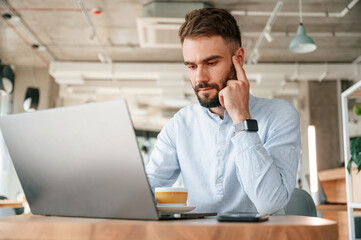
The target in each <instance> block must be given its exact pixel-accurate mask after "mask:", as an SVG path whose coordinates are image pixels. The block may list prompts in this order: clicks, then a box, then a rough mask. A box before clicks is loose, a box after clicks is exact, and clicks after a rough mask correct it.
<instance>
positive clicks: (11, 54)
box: [0, 0, 361, 128]
mask: <svg viewBox="0 0 361 240" xmlns="http://www.w3.org/2000/svg"><path fill="white" fill-rule="evenodd" d="M79 2H83V3H84V7H85V8H86V12H87V13H88V15H89V16H90V19H91V21H92V23H93V25H94V27H95V28H94V29H95V31H96V34H95V35H94V33H93V30H92V28H91V27H90V25H89V23H88V22H87V19H86V17H85V16H86V15H85V14H84V12H83V11H82V9H81V4H79ZM150 2H151V1H148V0H138V1H132V0H83V1H81V0H57V1H49V0H47V1H44V0H7V1H6V0H0V13H1V14H2V15H3V14H4V13H10V14H12V15H13V17H12V18H10V19H4V18H1V19H0V58H1V59H2V61H3V62H5V63H8V64H12V65H15V66H17V67H22V66H33V67H46V68H51V66H53V65H52V64H51V62H52V61H55V62H58V63H61V62H66V64H65V65H64V66H70V65H69V64H68V63H69V62H70V63H74V64H75V62H76V63H77V64H79V63H80V64H89V63H92V64H97V65H96V66H104V65H111V66H110V67H108V68H114V67H112V66H113V65H114V66H117V65H116V64H118V66H119V67H120V69H123V68H122V67H124V66H125V65H122V64H133V65H131V68H132V69H134V71H136V72H137V73H139V72H142V67H144V64H158V65H157V66H155V65H154V66H155V68H156V69H158V68H159V69H161V68H167V69H168V68H169V69H173V68H172V67H169V66H171V65H172V64H174V65H176V67H175V68H176V69H177V70H174V72H172V70H170V71H168V72H164V73H163V74H158V75H157V74H156V73H154V74H153V72H154V71H150V70H149V71H148V72H147V71H145V72H144V74H143V75H139V74H138V75H137V76H138V77H132V74H128V75H122V77H119V74H118V75H117V76H116V77H115V75H116V74H115V75H114V74H113V75H111V76H105V75H107V73H109V72H112V71H113V72H114V70H107V71H105V72H106V73H105V75H104V76H105V77H102V75H100V76H99V75H97V76H96V77H94V76H93V77H92V76H90V75H89V77H84V76H85V75H87V73H86V72H87V70H84V72H83V73H80V75H81V76H82V78H81V81H80V82H78V83H74V81H75V80H76V79H75V78H76V77H75V76H74V75H68V77H67V80H70V82H69V81H68V82H67V81H63V82H62V80H64V76H65V75H66V74H65V75H64V74H63V75H62V73H64V72H66V71H67V70H69V69H62V68H53V70H54V71H50V73H51V74H52V75H53V77H55V78H56V74H58V75H57V76H61V77H59V79H60V78H61V79H60V80H59V79H58V81H57V82H58V83H60V84H61V87H60V96H61V99H62V103H61V105H71V104H77V103H80V102H86V101H98V100H104V99H109V98H117V97H119V96H125V95H127V97H128V98H130V99H133V100H131V101H132V103H131V105H132V106H133V107H132V109H135V110H134V112H136V114H134V115H137V114H138V116H140V117H139V118H142V119H144V116H145V115H146V114H147V113H146V112H149V109H148V110H147V106H148V107H149V105H152V104H150V102H153V103H154V104H153V105H154V106H150V107H153V109H152V112H157V111H155V110H154V109H160V110H159V112H158V113H159V114H158V116H160V118H159V119H158V120H155V121H156V122H158V123H159V122H160V123H163V122H164V121H166V119H167V118H168V117H169V116H171V115H172V114H173V113H174V111H176V110H177V109H178V108H179V106H178V107H177V104H178V105H182V104H186V103H187V102H196V101H197V100H196V98H195V97H194V94H193V93H192V89H191V86H190V85H189V82H188V81H187V78H186V75H183V73H185V70H181V69H180V67H181V65H182V61H183V58H182V52H181V48H180V44H178V46H173V47H167V46H162V45H158V46H153V47H142V46H141V38H140V35H139V33H138V28H137V27H139V25H138V26H137V19H139V18H144V17H145V16H144V14H143V8H144V6H145V5H147V4H148V5H147V6H149V3H150ZM165 2H168V3H173V4H177V3H179V2H181V3H184V2H191V1H165ZM350 2H351V1H347V0H341V1H339V0H318V1H314V0H312V1H311V0H304V1H303V2H302V10H303V13H304V16H303V23H304V26H305V27H306V30H307V33H308V35H310V36H311V37H312V38H313V39H314V41H315V42H316V44H317V50H316V51H314V52H312V53H307V54H294V53H291V52H290V51H288V45H289V43H290V41H291V40H292V38H293V37H294V36H295V33H296V31H297V26H298V24H299V16H298V11H299V4H298V1H289V0H288V1H286V0H285V1H283V5H282V8H281V9H280V11H279V12H278V15H277V16H276V17H275V19H274V22H273V24H272V26H271V31H270V34H271V36H272V38H273V41H272V42H268V41H267V40H266V39H264V40H263V41H262V42H261V44H260V45H259V48H258V54H257V55H258V56H257V58H256V60H255V61H253V62H252V63H253V64H251V63H250V64H249V65H256V66H260V68H253V69H251V67H249V69H251V70H250V72H251V73H252V74H253V76H255V77H254V79H253V80H254V83H257V86H258V87H261V86H263V87H264V89H268V88H270V87H269V86H268V85H267V84H266V81H260V78H257V76H258V75H257V74H258V72H260V74H261V73H262V72H261V71H265V70H264V69H265V68H263V67H262V66H266V65H267V64H278V65H279V66H281V68H282V67H283V69H288V68H291V69H293V71H295V72H296V73H298V70H297V69H298V68H299V66H303V65H305V64H318V65H315V66H317V67H316V68H315V69H319V72H317V71H316V73H315V74H314V76H313V77H311V78H308V79H317V78H318V76H320V75H321V74H322V73H323V72H325V73H328V72H329V69H331V68H332V66H336V65H337V66H339V65H340V64H341V65H342V66H345V67H347V66H346V65H347V64H349V65H351V64H352V63H353V62H354V63H357V62H355V60H356V59H357V58H358V57H359V56H360V55H361V24H360V23H361V1H360V2H358V1H356V0H354V1H353V2H352V3H356V4H355V5H354V6H352V8H351V10H350V11H349V12H347V13H345V15H344V16H343V17H340V16H337V15H340V14H341V13H342V11H343V10H344V9H345V7H346V6H347V5H348V4H349V3H350ZM208 3H210V4H211V5H212V6H214V7H219V8H225V9H227V10H229V11H230V12H231V13H232V14H233V15H234V16H235V18H236V20H237V22H238V24H239V26H240V29H241V32H242V42H243V46H244V48H245V55H246V60H249V59H250V54H251V53H252V51H254V48H255V46H256V43H257V40H258V39H259V37H260V36H261V34H262V32H263V30H264V28H265V25H266V23H267V20H268V19H269V17H270V14H271V12H272V11H273V9H274V8H275V6H276V3H277V1H270V0H263V1H257V0H256V1H251V0H238V1H236V0H213V1H208ZM175 6H176V5H175ZM94 8H101V10H102V12H101V14H98V15H95V14H93V12H92V9H94ZM174 8H176V9H177V11H175V10H174V9H173V8H172V7H170V8H169V12H172V11H173V12H177V13H178V14H181V15H184V14H183V13H182V10H181V9H178V8H177V7H174ZM312 14H314V15H315V14H316V15H317V14H318V15H324V16H310V15H312ZM326 15H328V17H327V16H326ZM138 21H139V20H138ZM167 21H168V22H169V21H170V22H172V21H174V22H175V23H173V33H172V34H174V33H176V31H174V29H175V30H176V29H177V28H178V27H177V26H179V24H180V23H179V21H182V19H181V18H179V16H176V17H175V18H174V19H173V17H169V16H167ZM138 24H139V23H138ZM169 34H170V33H169ZM97 36H98V37H99V39H98V38H97ZM164 36H167V35H164ZM168 37H169V39H173V40H174V39H177V36H173V35H172V36H168ZM162 40H163V39H162ZM33 44H36V45H37V46H38V48H33V47H32V46H31V45H33ZM176 45H177V43H176ZM102 46H104V47H102ZM107 55H108V56H109V59H110V60H111V63H109V62H108V63H101V60H104V58H105V62H106V59H107ZM253 60H254V59H253ZM67 64H68V65H67ZM159 64H165V65H159ZM169 64H170V65H169ZM332 64H334V65H332ZM89 66H90V65H89ZM89 66H88V68H91V67H89ZM92 66H93V65H92ZM94 66H95V65H94ZM152 66H153V65H151V66H149V68H150V69H151V68H152ZM172 66H173V65H172ZM272 66H275V65H272ZM115 68H116V67H115ZM85 69H86V65H85ZM340 69H342V70H343V71H348V72H352V70H351V71H349V70H350V69H348V68H340ZM246 70H247V66H246ZM119 71H121V70H119ZM182 71H184V72H183V73H182V74H180V75H181V77H179V79H178V80H177V79H175V81H171V82H172V83H173V85H172V84H169V83H166V86H164V83H165V82H169V81H162V79H164V78H168V77H170V75H172V74H173V75H174V73H181V72H182ZM267 71H268V70H267ZM267 71H266V73H267ZM343 71H342V72H343ZM150 72H151V73H152V74H153V75H151V76H152V77H144V76H147V74H148V75H149V74H150ZM263 74H264V75H266V74H265V73H263ZM287 74H288V73H287ZM296 75H297V74H296ZM326 75H327V74H326ZM260 76H261V75H260ZM272 76H273V77H272V79H271V80H269V82H274V81H276V80H275V79H277V78H279V76H278V75H272ZM173 77H174V76H173ZM298 77H299V75H298ZM171 78H172V76H171ZM250 78H253V77H250ZM338 78H348V76H341V77H340V76H338ZM74 79H75V80H74ZM257 79H258V80H257ZM329 79H330V77H329ZM334 79H335V78H334ZM71 80H74V81H73V82H72V81H71ZM253 80H252V81H253ZM297 80H299V79H298V78H297V76H296V77H292V76H291V77H290V76H288V77H287V76H282V78H281V79H278V80H277V81H276V85H274V86H276V87H278V88H281V87H282V88H284V89H285V90H287V89H288V90H290V89H291V91H289V93H288V94H283V95H284V98H287V97H289V96H291V97H292V96H295V95H296V94H297V86H296V85H295V84H296V83H297ZM321 80H323V79H321ZM152 81H153V82H152ZM154 81H155V83H154ZM177 81H178V83H176V82H177ZM147 84H148V85H147ZM152 84H153V85H152ZM162 84H163V85H162ZM254 85H255V84H254ZM145 86H148V87H145ZM174 86H178V88H182V89H183V91H178V92H177V91H173V92H172V91H171V90H170V89H174ZM251 86H252V83H251ZM288 86H289V87H288ZM255 89H256V88H255ZM74 93H75V94H74ZM261 95H262V94H261ZM263 95H264V96H270V97H275V94H272V93H271V94H267V93H266V94H263ZM169 96H178V97H176V98H175V99H177V100H186V101H184V102H183V103H180V102H179V101H178V102H177V103H174V102H173V103H172V104H168V105H167V103H165V102H164V99H168V100H169V101H171V100H172V98H170V97H169ZM134 99H135V100H134ZM144 99H145V100H144ZM149 99H152V100H151V101H150V100H149ZM291 99H292V98H291ZM173 100H174V99H173ZM156 102H159V104H158V105H157V104H155V103H156ZM144 109H145V110H147V111H144ZM137 111H138V112H137ZM162 115H163V116H165V117H164V118H162V117H161V116H162ZM146 116H148V115H146ZM143 121H144V122H146V121H145V120H143ZM140 125H141V124H140ZM156 128H157V127H156Z"/></svg>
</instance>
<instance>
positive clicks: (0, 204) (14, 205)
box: [0, 199, 23, 208]
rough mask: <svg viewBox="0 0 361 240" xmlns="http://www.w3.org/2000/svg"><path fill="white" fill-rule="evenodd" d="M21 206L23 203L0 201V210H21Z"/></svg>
mask: <svg viewBox="0 0 361 240" xmlns="http://www.w3.org/2000/svg"><path fill="white" fill-rule="evenodd" d="M22 206H23V202H20V201H16V200H7V199H4V200H0V208H21V207H22Z"/></svg>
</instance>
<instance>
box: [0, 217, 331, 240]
mask: <svg viewBox="0 0 361 240" xmlns="http://www.w3.org/2000/svg"><path fill="white" fill-rule="evenodd" d="M337 238H338V231H337V223H336V222H334V221H330V220H326V219H322V218H315V217H302V216H272V217H270V219H269V221H267V222H262V223H219V222H217V220H216V218H215V217H210V218H205V219H192V220H191V219H189V220H168V221H164V220H163V221H138V220H118V219H114V220H113V219H95V218H69V217H46V216H38V215H19V216H12V217H6V218H2V219H0V239H11V240H15V239H17V240H20V239H43V240H45V239H46V240H60V239H61V240H71V239H77V240H89V239H92V240H97V239H99V240H100V239H101V240H103V239H107V240H108V239H117V240H119V239H160V240H161V239H167V240H168V239H187V240H188V239H189V240H192V239H196V240H199V239H201V240H207V239H216V240H221V239H227V240H232V239H244V240H247V239H252V240H254V239H262V240H266V239H278V240H282V239H293V240H297V239H307V240H312V239H318V240H319V239H327V240H332V239H337Z"/></svg>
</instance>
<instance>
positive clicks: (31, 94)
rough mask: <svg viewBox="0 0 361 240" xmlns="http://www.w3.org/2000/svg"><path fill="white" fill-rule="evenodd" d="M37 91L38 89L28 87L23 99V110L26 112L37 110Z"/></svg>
mask: <svg viewBox="0 0 361 240" xmlns="http://www.w3.org/2000/svg"><path fill="white" fill-rule="evenodd" d="M39 96H40V93H39V89H38V88H31V87H29V88H28V89H27V90H26V93H25V99H24V104H23V107H24V110H25V111H26V112H32V111H35V110H37V109H38V106H39Z"/></svg>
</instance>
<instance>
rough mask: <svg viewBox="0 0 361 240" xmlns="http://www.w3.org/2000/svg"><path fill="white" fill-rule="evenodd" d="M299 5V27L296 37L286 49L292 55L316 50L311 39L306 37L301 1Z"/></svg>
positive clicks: (300, 0)
mask: <svg viewBox="0 0 361 240" xmlns="http://www.w3.org/2000/svg"><path fill="white" fill-rule="evenodd" d="M299 5H300V25H298V29H297V35H296V37H295V38H294V39H292V41H291V43H290V46H289V47H288V49H289V50H290V51H291V52H293V53H309V52H312V51H314V50H316V48H317V46H316V44H315V42H314V41H313V39H312V38H311V37H310V36H308V35H307V33H306V29H305V27H304V26H303V21H302V0H299Z"/></svg>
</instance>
